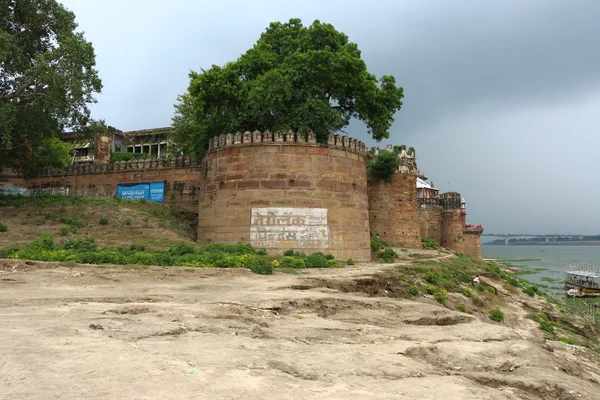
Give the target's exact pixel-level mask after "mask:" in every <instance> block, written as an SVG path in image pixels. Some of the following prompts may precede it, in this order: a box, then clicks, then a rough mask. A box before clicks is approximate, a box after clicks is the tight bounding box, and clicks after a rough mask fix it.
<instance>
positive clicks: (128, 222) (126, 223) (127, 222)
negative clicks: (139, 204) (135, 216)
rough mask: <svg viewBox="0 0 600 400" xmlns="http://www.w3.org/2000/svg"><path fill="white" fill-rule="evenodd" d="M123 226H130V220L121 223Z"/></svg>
mask: <svg viewBox="0 0 600 400" xmlns="http://www.w3.org/2000/svg"><path fill="white" fill-rule="evenodd" d="M123 224H125V225H126V226H130V225H131V219H130V218H127V219H126V220H124V221H123Z"/></svg>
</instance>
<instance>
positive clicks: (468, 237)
mask: <svg viewBox="0 0 600 400" xmlns="http://www.w3.org/2000/svg"><path fill="white" fill-rule="evenodd" d="M463 236H464V245H463V251H462V252H463V253H465V254H467V255H469V256H471V257H473V258H477V259H478V260H482V259H483V255H482V251H481V232H477V233H472V232H467V231H465V232H463Z"/></svg>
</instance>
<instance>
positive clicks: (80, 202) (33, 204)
mask: <svg viewBox="0 0 600 400" xmlns="http://www.w3.org/2000/svg"><path fill="white" fill-rule="evenodd" d="M101 220H102V221H103V223H104V222H105V223H106V224H105V225H103V224H102V223H101V222H100V221H101ZM195 221H196V216H195V214H194V213H192V212H189V211H186V210H184V209H182V208H180V207H178V206H177V205H176V204H174V205H173V204H172V205H170V206H165V205H164V204H160V203H152V202H148V201H145V200H138V201H129V200H124V199H120V198H98V199H95V198H86V197H81V196H63V195H41V196H36V197H29V196H19V195H8V196H1V195H0V224H2V225H5V226H6V231H7V232H6V234H4V235H0V246H2V243H17V244H25V243H28V242H29V241H31V240H32V239H34V238H36V237H38V236H39V235H41V234H47V235H50V236H52V237H54V238H55V239H58V238H61V237H63V238H64V237H68V238H84V237H86V236H93V237H95V238H96V241H97V242H99V243H101V244H103V245H105V246H118V245H122V244H131V243H132V241H133V240H137V241H138V242H139V243H142V244H144V245H146V246H149V247H151V248H153V249H159V250H163V249H166V248H168V247H169V246H172V245H174V244H176V242H178V241H191V240H192V239H193V238H194V237H195V231H196V225H195ZM1 231H2V230H0V232H1Z"/></svg>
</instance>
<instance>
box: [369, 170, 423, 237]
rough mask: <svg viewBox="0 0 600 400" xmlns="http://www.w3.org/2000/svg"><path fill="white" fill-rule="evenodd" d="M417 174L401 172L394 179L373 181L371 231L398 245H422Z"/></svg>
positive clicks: (371, 188) (371, 189)
mask: <svg viewBox="0 0 600 400" xmlns="http://www.w3.org/2000/svg"><path fill="white" fill-rule="evenodd" d="M416 181H417V176H416V175H413V174H405V173H400V172H397V173H396V174H394V176H393V178H392V181H391V182H389V183H385V182H382V181H379V182H372V181H369V188H368V194H369V225H370V227H371V232H373V233H376V234H378V235H380V236H381V237H382V238H384V239H385V240H388V241H390V242H392V243H394V244H396V245H398V246H410V247H421V228H420V221H419V210H418V204H417V184H416Z"/></svg>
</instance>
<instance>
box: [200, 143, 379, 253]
mask: <svg viewBox="0 0 600 400" xmlns="http://www.w3.org/2000/svg"><path fill="white" fill-rule="evenodd" d="M366 155H367V152H366V147H365V145H364V144H363V143H361V142H359V141H357V140H355V139H352V138H349V137H347V136H339V135H329V138H328V143H327V144H325V145H322V144H318V143H317V141H316V136H315V134H314V133H309V134H307V135H303V134H297V133H294V132H287V133H282V132H275V133H272V132H268V131H266V132H259V131H255V132H244V133H240V132H238V133H235V134H226V135H221V136H219V137H216V138H214V140H213V141H211V142H210V145H209V148H208V152H207V154H206V157H205V158H204V161H203V168H204V179H203V181H204V184H203V187H202V189H201V194H200V204H199V208H198V239H199V240H209V239H210V240H212V241H215V242H226V243H237V242H243V243H248V242H250V243H251V244H252V245H253V246H255V247H257V248H266V249H268V250H269V251H270V252H273V253H282V252H283V251H284V250H286V249H294V250H297V251H303V252H305V253H312V252H315V251H323V252H325V253H331V254H333V255H334V256H335V257H336V258H338V259H348V258H353V259H356V260H370V258H371V252H370V238H369V218H368V206H367V176H366V165H365V158H366Z"/></svg>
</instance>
